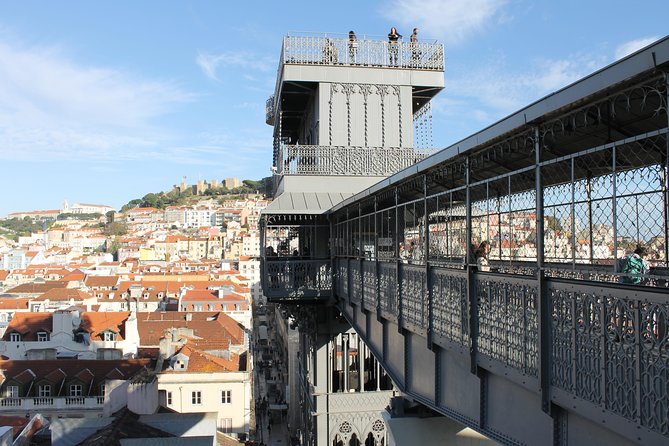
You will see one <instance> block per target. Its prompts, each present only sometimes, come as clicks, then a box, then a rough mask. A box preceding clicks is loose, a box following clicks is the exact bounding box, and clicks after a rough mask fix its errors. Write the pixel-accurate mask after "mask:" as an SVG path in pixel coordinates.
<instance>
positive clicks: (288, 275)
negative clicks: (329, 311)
mask: <svg viewBox="0 0 669 446" xmlns="http://www.w3.org/2000/svg"><path fill="white" fill-rule="evenodd" d="M264 265H265V274H267V280H266V284H265V294H267V296H269V297H272V296H281V297H284V296H286V294H288V295H289V296H290V297H300V296H308V295H311V294H313V293H326V292H329V290H331V289H332V275H331V273H330V261H329V260H265V261H264Z"/></svg>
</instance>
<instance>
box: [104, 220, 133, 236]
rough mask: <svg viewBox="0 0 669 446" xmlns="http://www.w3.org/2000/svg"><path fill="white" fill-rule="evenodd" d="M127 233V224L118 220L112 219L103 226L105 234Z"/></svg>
mask: <svg viewBox="0 0 669 446" xmlns="http://www.w3.org/2000/svg"><path fill="white" fill-rule="evenodd" d="M127 233H128V225H126V224H125V223H122V222H120V221H114V222H111V223H109V224H108V225H107V226H105V230H104V234H105V235H125V234H127Z"/></svg>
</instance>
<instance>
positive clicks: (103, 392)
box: [100, 384, 107, 398]
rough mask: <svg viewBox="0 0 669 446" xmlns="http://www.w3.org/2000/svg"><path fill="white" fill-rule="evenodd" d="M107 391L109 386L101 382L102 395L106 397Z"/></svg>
mask: <svg viewBox="0 0 669 446" xmlns="http://www.w3.org/2000/svg"><path fill="white" fill-rule="evenodd" d="M106 393H107V387H106V386H105V385H104V384H100V396H101V397H103V398H104V397H105V395H106Z"/></svg>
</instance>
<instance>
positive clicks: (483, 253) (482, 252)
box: [475, 241, 490, 271]
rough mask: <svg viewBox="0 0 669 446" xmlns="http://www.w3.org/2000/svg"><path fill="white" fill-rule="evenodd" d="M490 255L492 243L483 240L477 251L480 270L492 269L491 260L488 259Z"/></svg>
mask: <svg viewBox="0 0 669 446" xmlns="http://www.w3.org/2000/svg"><path fill="white" fill-rule="evenodd" d="M488 255H490V243H488V242H487V241H483V242H481V244H480V245H479V247H478V248H477V249H476V252H475V256H476V269H477V270H478V271H490V261H489V260H488Z"/></svg>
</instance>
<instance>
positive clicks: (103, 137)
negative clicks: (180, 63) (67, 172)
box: [0, 36, 193, 160]
mask: <svg viewBox="0 0 669 446" xmlns="http://www.w3.org/2000/svg"><path fill="white" fill-rule="evenodd" d="M192 98H193V95H191V94H189V93H187V92H185V91H183V90H182V89H180V88H179V87H178V86H176V85H175V84H174V83H173V82H165V81H155V80H146V79H142V78H138V77H137V76H133V75H131V74H129V73H125V72H122V71H120V70H115V69H110V68H100V67H92V66H82V65H80V64H77V63H76V62H74V61H72V60H70V58H68V57H67V56H66V55H65V54H64V52H63V51H62V50H61V49H59V48H57V47H53V46H52V47H27V46H25V45H21V44H17V43H15V42H11V43H10V42H9V41H8V40H6V39H4V40H3V37H2V36H0V159H16V160H48V159H81V158H82V157H85V158H95V159H103V158H109V157H120V158H123V156H125V155H124V154H123V153H118V150H119V149H118V148H119V147H121V148H122V149H121V150H126V151H127V154H126V155H127V156H131V157H134V156H136V155H134V154H133V153H134V152H135V151H136V150H137V149H138V148H145V147H148V146H150V145H152V144H154V143H155V142H154V139H155V135H157V134H159V132H158V131H156V130H154V129H152V121H153V119H155V118H157V117H159V116H161V115H164V114H167V113H169V112H171V111H173V109H174V107H175V105H176V104H179V103H183V102H187V101H190V100H192ZM112 152H113V153H112Z"/></svg>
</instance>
